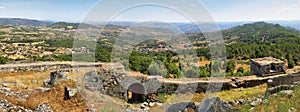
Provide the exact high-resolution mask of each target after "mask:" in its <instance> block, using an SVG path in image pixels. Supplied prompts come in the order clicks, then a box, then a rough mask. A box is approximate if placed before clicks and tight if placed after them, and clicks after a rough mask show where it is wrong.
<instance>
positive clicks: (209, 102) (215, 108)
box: [166, 97, 235, 112]
mask: <svg viewBox="0 0 300 112" xmlns="http://www.w3.org/2000/svg"><path fill="white" fill-rule="evenodd" d="M234 110H235V109H234V107H232V105H230V104H229V103H227V102H226V101H223V100H221V99H220V98H219V97H211V98H207V99H205V100H204V101H203V102H201V103H200V102H181V103H177V104H173V105H171V106H169V107H168V108H167V110H166V112H229V111H234Z"/></svg>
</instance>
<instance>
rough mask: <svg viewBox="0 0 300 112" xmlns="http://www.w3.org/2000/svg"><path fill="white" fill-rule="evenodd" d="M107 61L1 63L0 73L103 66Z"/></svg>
mask: <svg viewBox="0 0 300 112" xmlns="http://www.w3.org/2000/svg"><path fill="white" fill-rule="evenodd" d="M105 64H106V63H86V62H82V63H80V62H75V63H73V62H36V63H23V64H4V65H0V73H7V72H27V71H47V70H57V69H64V68H78V67H102V66H103V65H105Z"/></svg>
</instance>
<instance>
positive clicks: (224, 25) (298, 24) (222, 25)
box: [0, 18, 300, 33]
mask: <svg viewBox="0 0 300 112" xmlns="http://www.w3.org/2000/svg"><path fill="white" fill-rule="evenodd" d="M266 22H268V23H274V24H280V25H281V26H285V27H290V28H294V29H295V30H298V31H300V20H299V21H266ZM136 23H137V22H128V21H114V22H109V23H108V24H110V25H115V26H121V27H130V26H132V25H135V24H136ZM247 23H253V22H251V21H246V22H217V23H214V24H217V25H218V29H210V30H205V31H206V32H211V31H216V30H227V29H230V28H233V27H236V26H240V25H244V24H247ZM0 24H5V25H23V26H48V27H55V28H66V27H67V26H73V28H74V29H76V28H78V26H79V25H80V23H68V22H51V21H41V20H31V19H23V18H0ZM103 24H104V23H97V24H95V23H93V24H81V27H82V26H83V27H88V28H90V27H97V26H99V25H103ZM170 24H172V25H173V26H174V27H172V28H171V27H170V26H172V25H166V24H165V23H151V22H149V23H143V24H141V25H142V27H150V28H163V29H169V30H174V29H180V30H181V31H182V32H184V33H197V32H200V31H201V30H200V29H199V28H198V27H197V26H196V24H194V23H187V22H186V23H185V22H182V23H179V22H177V23H170ZM199 24H200V25H201V27H202V28H206V27H209V26H210V25H211V23H199Z"/></svg>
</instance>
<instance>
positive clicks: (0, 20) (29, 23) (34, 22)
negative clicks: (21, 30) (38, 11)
mask: <svg viewBox="0 0 300 112" xmlns="http://www.w3.org/2000/svg"><path fill="white" fill-rule="evenodd" d="M0 24H5V25H23V26H48V25H51V24H53V22H48V21H39V20H31V19H23V18H0Z"/></svg>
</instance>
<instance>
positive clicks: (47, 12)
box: [0, 0, 300, 23]
mask: <svg viewBox="0 0 300 112" xmlns="http://www.w3.org/2000/svg"><path fill="white" fill-rule="evenodd" d="M3 1H5V2H2V3H1V2H0V18H27V19H34V20H42V21H55V22H57V21H64V22H81V21H88V22H105V21H106V20H101V19H102V17H105V16H109V15H110V14H111V13H115V12H114V11H115V10H114V8H116V7H122V6H125V5H126V4H130V3H140V2H148V1H146V0H141V1H138V2H137V1H124V0H110V1H107V0H102V1H98V0H72V1H70V0H43V1H41V0H30V1H23V0H13V1H10V0H3ZM151 2H160V1H159V0H154V1H151ZM173 2H174V1H168V0H165V1H164V3H166V4H171V5H180V4H188V5H189V6H190V7H189V8H190V9H194V7H195V9H196V8H197V7H202V5H203V7H204V9H206V10H207V12H208V14H209V15H210V16H211V17H212V18H213V20H210V19H208V20H207V19H206V18H204V19H202V18H201V17H200V16H199V17H200V18H201V19H200V20H201V21H200V20H199V21H198V20H196V21H197V22H253V21H299V20H300V15H299V14H298V13H299V12H300V2H299V0H277V1H274V0H264V1H261V0H252V1H238V0H226V1H218V0H199V1H198V2H197V1H196V2H195V1H194V2H191V1H183V0H178V1H177V3H173ZM189 2H191V3H189ZM101 4H108V5H105V7H98V6H99V5H101ZM122 4H125V5H122ZM265 4H268V5H265ZM99 8H100V9H104V11H101V12H99V14H98V13H95V14H94V15H93V16H90V17H88V19H86V17H87V16H88V14H89V13H92V12H93V11H94V10H99ZM174 9H178V10H179V8H177V7H174ZM126 11H127V12H124V13H122V14H121V15H118V17H116V18H114V20H113V21H125V22H127V21H129V22H140V21H147V20H161V21H164V22H173V23H174V22H190V21H189V20H188V19H187V18H185V17H183V16H182V15H180V14H176V13H175V12H174V11H172V10H170V9H168V8H165V7H160V6H155V5H153V6H152V5H150V6H148V5H143V6H139V7H134V8H132V9H130V10H126ZM194 15H197V14H194Z"/></svg>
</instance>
